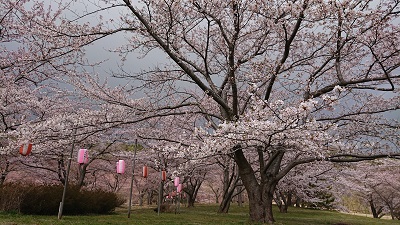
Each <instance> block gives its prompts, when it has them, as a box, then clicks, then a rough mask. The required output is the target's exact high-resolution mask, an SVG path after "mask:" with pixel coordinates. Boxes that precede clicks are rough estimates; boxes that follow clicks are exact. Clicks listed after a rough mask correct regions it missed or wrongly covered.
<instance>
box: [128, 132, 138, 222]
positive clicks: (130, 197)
mask: <svg viewBox="0 0 400 225" xmlns="http://www.w3.org/2000/svg"><path fill="white" fill-rule="evenodd" d="M136 148H137V139H136V140H135V153H134V154H133V160H132V179H131V190H130V193H129V205H128V218H131V205H132V189H133V179H134V172H135V161H136Z"/></svg>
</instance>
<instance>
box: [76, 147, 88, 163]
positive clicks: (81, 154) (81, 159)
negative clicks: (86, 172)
mask: <svg viewBox="0 0 400 225" xmlns="http://www.w3.org/2000/svg"><path fill="white" fill-rule="evenodd" d="M88 162H89V155H88V151H87V149H79V151H78V163H79V164H85V163H88Z"/></svg>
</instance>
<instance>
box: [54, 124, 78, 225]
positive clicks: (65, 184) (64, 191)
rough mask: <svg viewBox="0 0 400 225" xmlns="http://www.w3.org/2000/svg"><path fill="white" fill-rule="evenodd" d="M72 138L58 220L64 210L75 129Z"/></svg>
mask: <svg viewBox="0 0 400 225" xmlns="http://www.w3.org/2000/svg"><path fill="white" fill-rule="evenodd" d="M73 135H74V136H73V137H72V147H71V152H70V154H69V159H68V165H67V174H66V175H65V176H66V177H65V183H64V190H63V195H62V198H61V202H60V206H59V208H58V219H59V220H61V219H62V213H63V210H64V201H65V195H66V194H67V186H68V177H69V171H70V169H71V160H72V155H73V154H74V147H75V135H76V128H74V134H73Z"/></svg>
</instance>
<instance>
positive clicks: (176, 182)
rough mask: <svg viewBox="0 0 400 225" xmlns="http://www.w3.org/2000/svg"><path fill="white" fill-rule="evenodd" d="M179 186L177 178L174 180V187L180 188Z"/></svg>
mask: <svg viewBox="0 0 400 225" xmlns="http://www.w3.org/2000/svg"><path fill="white" fill-rule="evenodd" d="M178 185H179V177H175V179H174V186H175V187H178Z"/></svg>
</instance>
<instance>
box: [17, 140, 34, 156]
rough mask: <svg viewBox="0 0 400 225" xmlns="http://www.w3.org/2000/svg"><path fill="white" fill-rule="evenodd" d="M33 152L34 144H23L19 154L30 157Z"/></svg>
mask: <svg viewBox="0 0 400 225" xmlns="http://www.w3.org/2000/svg"><path fill="white" fill-rule="evenodd" d="M31 151H32V143H29V144H22V145H21V147H20V148H19V154H21V155H23V156H27V155H29V154H30V153H31Z"/></svg>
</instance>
